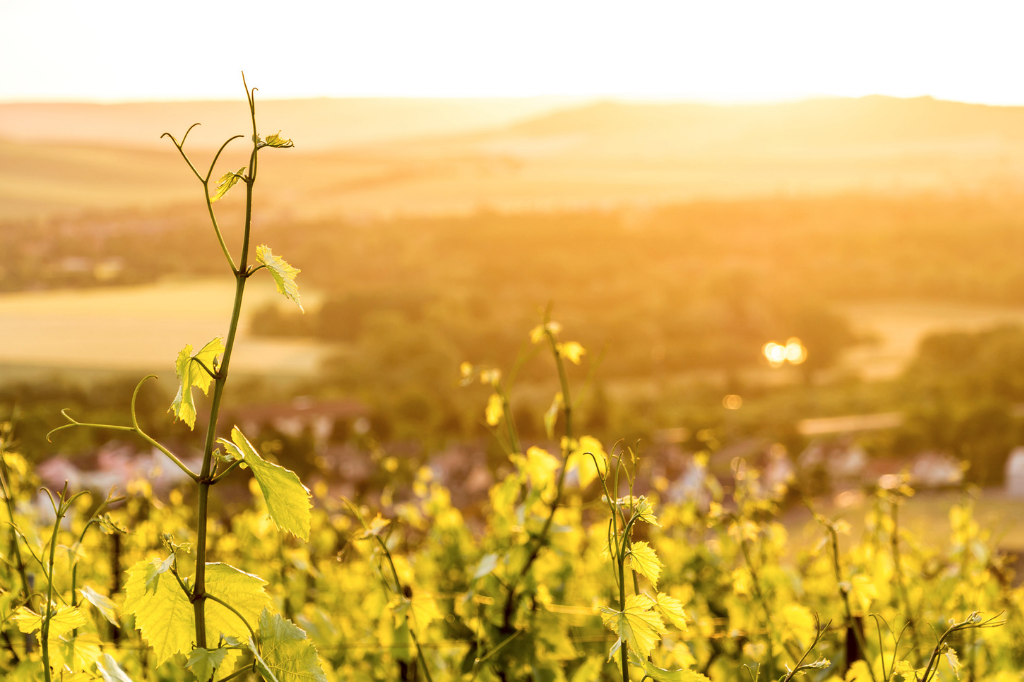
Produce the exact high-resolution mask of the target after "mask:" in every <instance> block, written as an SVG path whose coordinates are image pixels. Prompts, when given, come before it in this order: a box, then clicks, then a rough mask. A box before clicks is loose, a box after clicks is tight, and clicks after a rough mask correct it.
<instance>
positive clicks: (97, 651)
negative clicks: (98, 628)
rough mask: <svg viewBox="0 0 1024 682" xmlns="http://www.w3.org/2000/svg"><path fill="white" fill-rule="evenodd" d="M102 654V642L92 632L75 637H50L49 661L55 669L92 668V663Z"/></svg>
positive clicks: (77, 669)
mask: <svg viewBox="0 0 1024 682" xmlns="http://www.w3.org/2000/svg"><path fill="white" fill-rule="evenodd" d="M102 656H103V648H102V644H101V643H100V638H99V636H98V635H96V633H94V632H87V633H83V634H80V635H78V636H77V637H70V636H68V637H61V638H59V639H52V638H51V639H50V661H51V665H53V666H54V667H55V668H57V669H61V668H64V667H67V669H68V670H72V671H82V670H92V667H93V665H95V664H97V663H98V662H99V660H100V658H102ZM64 679H67V678H66V677H65V678H64Z"/></svg>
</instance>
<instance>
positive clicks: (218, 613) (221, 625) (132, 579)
mask: <svg viewBox="0 0 1024 682" xmlns="http://www.w3.org/2000/svg"><path fill="white" fill-rule="evenodd" d="M159 563H161V561H160V559H159V558H153V559H148V560H144V561H140V562H139V563H137V564H135V565H134V566H132V567H131V568H130V569H128V580H127V582H126V583H125V593H126V595H127V596H126V597H125V600H124V610H125V613H130V614H134V615H135V627H136V628H138V630H139V632H141V633H142V636H143V637H144V638H145V639H146V641H147V642H148V643H149V645H150V646H151V647H153V655H154V658H155V659H156V664H157V665H159V664H160V663H162V662H163V661H165V660H167V659H168V658H170V657H171V656H173V655H174V654H178V653H181V654H187V653H189V651H191V649H192V643H193V641H194V640H195V611H194V610H193V608H192V603H191V602H190V601H189V597H188V595H186V594H185V592H184V591H183V590H182V589H181V585H179V584H178V581H177V580H176V579H175V577H174V576H173V575H172V574H171V573H170V572H169V571H167V572H164V573H159V574H157V576H156V578H155V579H153V580H152V581H151V582H150V585H149V587H147V586H146V577H147V574H148V573H149V569H150V568H151V567H152V566H154V565H156V564H159ZM265 584H266V583H265V581H264V580H263V579H262V578H259V577H258V576H255V575H251V574H249V573H244V572H242V571H239V570H238V569H237V568H234V567H233V566H229V565H227V564H221V563H213V564H206V592H207V593H208V594H211V595H213V596H214V597H217V598H218V599H221V600H223V601H225V602H227V603H228V604H231V606H232V608H234V610H235V611H237V613H235V612H233V611H231V610H229V609H227V608H226V607H224V606H222V605H221V604H218V603H217V602H214V601H212V600H207V602H206V631H207V637H208V638H210V639H211V640H213V641H216V640H217V639H218V638H219V637H220V636H221V635H226V636H231V637H239V638H248V637H249V628H248V627H247V626H246V623H249V624H253V623H255V622H256V621H257V619H258V618H259V615H260V613H261V612H262V611H263V609H265V608H267V607H268V606H269V605H270V596H269V595H268V594H267V593H266V592H264V590H263V585H265ZM243 619H244V620H245V622H242V620H243Z"/></svg>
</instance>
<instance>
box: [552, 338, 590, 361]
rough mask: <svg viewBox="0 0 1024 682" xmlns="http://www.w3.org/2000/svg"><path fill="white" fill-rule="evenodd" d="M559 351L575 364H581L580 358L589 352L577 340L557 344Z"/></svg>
mask: <svg viewBox="0 0 1024 682" xmlns="http://www.w3.org/2000/svg"><path fill="white" fill-rule="evenodd" d="M557 348H558V353H559V355H561V356H562V357H563V358H565V359H566V360H568V361H569V362H571V363H572V364H574V365H578V364H580V359H581V358H582V357H583V356H584V355H586V354H587V349H586V348H584V347H583V346H581V345H580V344H578V343H577V342H575V341H566V342H565V343H560V344H558V346H557Z"/></svg>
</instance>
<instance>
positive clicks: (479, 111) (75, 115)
mask: <svg viewBox="0 0 1024 682" xmlns="http://www.w3.org/2000/svg"><path fill="white" fill-rule="evenodd" d="M257 97H259V95H258V94H257ZM577 101H578V100H574V99H570V98H560V97H528V98H500V99H499V98H491V99H412V98H409V99H399V98H390V99H386V98H353V99H338V98H326V97H325V98H320V99H298V100H266V101H262V100H260V99H257V103H258V106H259V114H260V117H261V118H262V119H263V120H267V121H274V125H275V126H279V127H280V128H282V129H283V130H286V131H287V132H288V134H289V135H291V136H293V137H294V138H296V139H299V140H302V147H303V148H305V149H328V148H332V147H342V146H346V147H351V146H358V145H364V144H370V143H379V142H383V141H395V140H404V139H409V138H414V137H423V136H435V135H451V134H456V133H465V132H467V131H479V130H487V129H490V128H495V127H502V126H507V125H511V124H513V123H516V122H519V121H523V120H525V119H528V118H531V117H535V116H538V115H542V114H544V113H546V112H549V111H551V110H554V109H557V108H560V107H564V106H567V105H570V104H573V103H575V102H577ZM248 118H249V112H248V109H246V105H245V100H244V99H242V98H239V99H238V100H235V101H225V102H216V101H208V102H187V101H185V102H134V103H124V104H87V103H9V104H4V103H0V138H6V139H8V140H14V141H22V142H51V143H52V142H58V143H67V142H73V143H87V144H117V145H118V146H145V147H159V148H161V149H162V148H163V146H164V145H163V144H162V143H161V141H160V134H161V133H163V132H165V131H169V132H171V133H173V134H174V135H177V136H180V135H181V133H183V132H184V131H185V130H186V129H187V128H188V126H190V125H192V124H193V123H195V122H196V121H202V123H203V125H202V127H201V128H198V129H196V130H195V131H194V132H193V133H192V136H191V137H190V139H191V140H192V142H193V144H195V145H197V146H200V147H203V146H216V145H219V144H220V143H221V142H222V141H223V139H224V138H226V137H228V136H230V135H234V134H237V133H245V132H246V128H247V123H248Z"/></svg>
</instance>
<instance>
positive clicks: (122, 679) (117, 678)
mask: <svg viewBox="0 0 1024 682" xmlns="http://www.w3.org/2000/svg"><path fill="white" fill-rule="evenodd" d="M96 668H97V669H98V670H99V672H100V675H102V676H103V682H132V678H130V677H128V673H126V672H125V671H124V670H121V666H119V665H118V664H117V661H115V660H114V657H113V656H111V655H110V654H103V656H102V657H101V658H100V660H99V662H98V663H97V664H96Z"/></svg>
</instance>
